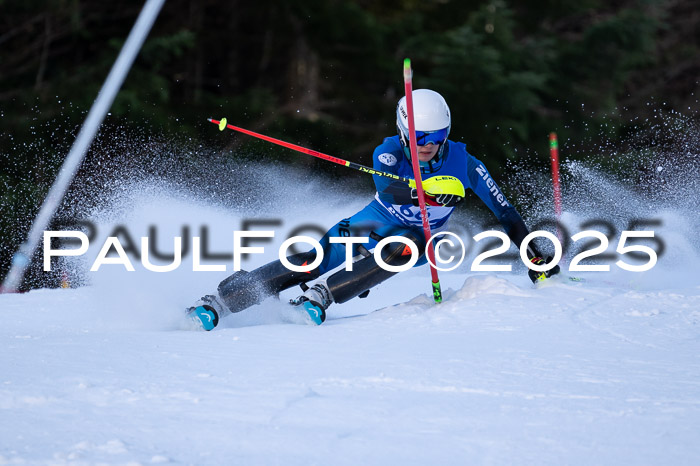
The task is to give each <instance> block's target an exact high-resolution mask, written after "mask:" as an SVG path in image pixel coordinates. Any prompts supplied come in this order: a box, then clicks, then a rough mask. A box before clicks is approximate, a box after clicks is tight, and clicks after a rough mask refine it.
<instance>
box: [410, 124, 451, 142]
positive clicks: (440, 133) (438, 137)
mask: <svg viewBox="0 0 700 466" xmlns="http://www.w3.org/2000/svg"><path fill="white" fill-rule="evenodd" d="M445 141H447V128H443V129H439V130H437V131H416V144H417V145H419V146H427V145H428V144H429V143H431V142H432V143H433V144H435V145H440V144H444V143H445Z"/></svg>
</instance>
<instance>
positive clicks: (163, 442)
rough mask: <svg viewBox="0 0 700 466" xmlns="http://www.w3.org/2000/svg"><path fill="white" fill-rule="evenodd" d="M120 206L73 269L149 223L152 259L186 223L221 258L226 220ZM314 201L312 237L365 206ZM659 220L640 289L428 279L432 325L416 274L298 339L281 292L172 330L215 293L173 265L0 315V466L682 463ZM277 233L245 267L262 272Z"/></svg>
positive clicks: (690, 361)
mask: <svg viewBox="0 0 700 466" xmlns="http://www.w3.org/2000/svg"><path fill="white" fill-rule="evenodd" d="M310 189H311V188H310ZM138 201H139V202H135V203H133V204H132V205H131V207H129V208H125V209H124V210H123V212H120V213H119V214H118V215H112V217H109V216H107V215H105V216H103V217H99V215H98V216H97V217H96V218H97V220H96V221H98V222H101V223H100V229H99V234H98V238H97V239H95V240H94V241H93V243H92V244H91V247H90V252H89V253H88V255H87V258H86V259H85V260H84V261H83V263H82V266H83V268H84V270H86V269H87V267H85V265H86V264H87V266H89V265H90V263H91V261H92V260H93V259H94V257H95V256H96V254H97V252H98V251H99V248H100V246H101V245H102V244H103V243H104V239H105V238H106V235H107V234H108V232H109V231H111V230H112V229H113V227H114V226H115V225H117V224H126V225H128V226H129V228H130V231H131V232H132V234H133V235H134V236H135V237H138V236H139V235H142V234H143V235H145V234H146V233H147V227H148V225H151V224H153V223H154V222H157V224H158V225H159V227H161V229H160V230H159V235H162V236H159V238H162V242H161V243H162V245H163V246H161V245H160V244H161V243H159V248H162V249H163V250H167V246H166V245H167V244H168V240H167V238H170V239H172V236H173V235H175V234H177V233H178V232H179V231H180V226H181V224H182V219H183V218H187V219H188V223H189V224H190V225H195V226H196V225H201V224H209V225H212V226H215V227H216V228H215V229H214V230H215V231H213V232H212V233H213V237H212V250H216V251H228V252H231V246H230V245H231V244H232V241H231V232H232V231H233V230H237V229H240V225H241V220H242V218H243V214H241V213H235V212H233V213H232V212H231V211H227V210H225V209H222V208H218V207H215V206H210V205H206V204H201V203H198V202H196V200H192V199H184V198H180V197H178V196H176V195H171V194H167V193H166V194H162V195H161V196H155V197H153V198H149V197H144V198H140V199H138ZM327 201H328V202H329V206H328V207H326V208H324V209H325V210H321V211H316V212H315V213H314V216H313V219H314V220H316V221H319V222H322V223H323V225H324V226H325V227H327V226H330V225H331V224H332V223H334V222H335V221H337V220H338V219H340V218H343V216H345V215H347V214H352V213H353V212H354V211H356V210H357V209H359V207H361V206H362V205H363V203H364V201H365V200H364V199H353V200H351V201H348V200H347V199H345V198H341V197H339V196H331V197H330V198H329V199H327ZM289 204H290V205H286V206H283V207H284V208H283V209H282V208H281V210H280V211H270V212H268V213H269V215H270V217H274V216H275V215H277V216H279V218H281V219H282V220H283V226H282V229H285V228H291V225H292V224H293V222H294V221H295V220H298V219H303V220H307V219H309V215H308V211H305V210H304V207H305V206H299V207H294V204H295V203H294V202H293V199H290V201H289ZM295 209H296V210H295ZM111 214H114V211H111ZM661 215H663V216H664V219H665V222H664V225H668V226H669V227H668V228H666V229H664V227H662V228H659V229H658V234H659V236H663V237H664V238H665V239H666V247H667V249H668V251H667V252H666V254H665V255H664V256H663V257H662V258H661V259H660V260H659V263H658V264H657V265H656V266H655V267H654V269H652V270H651V271H649V272H644V273H631V272H623V271H621V270H617V269H615V267H614V266H613V271H612V272H609V273H588V274H585V275H584V278H585V279H586V282H584V283H574V282H567V281H566V280H560V281H558V282H556V283H551V284H550V285H549V286H544V287H539V288H536V287H534V286H533V285H532V284H531V283H530V281H529V279H528V278H527V275H526V274H525V273H524V269H523V268H522V267H514V272H513V273H498V274H494V273H488V272H480V273H472V272H469V271H468V264H467V265H466V266H462V267H460V268H458V269H457V270H455V271H453V272H449V273H444V274H442V275H441V282H442V286H443V290H444V295H445V300H444V302H443V303H442V304H440V305H434V304H433V303H432V297H431V296H430V295H429V292H430V284H429V279H430V278H429V276H430V274H429V272H428V270H427V269H426V268H418V269H415V270H411V271H408V272H405V273H402V274H401V275H400V276H399V277H395V278H393V279H391V280H389V281H387V282H386V283H384V284H382V285H380V286H379V287H377V288H375V289H374V290H373V291H372V292H371V293H370V295H369V297H367V298H366V299H355V300H352V301H350V302H348V303H346V304H343V305H334V306H333V307H331V308H330V310H329V317H328V320H327V321H326V323H324V324H323V325H322V326H319V327H315V326H308V325H299V322H300V320H299V318H298V317H299V316H298V315H296V314H294V312H295V311H294V310H293V309H292V308H290V307H288V306H286V305H285V304H284V302H283V300H284V299H287V298H288V297H289V295H292V296H293V295H294V294H296V293H297V292H298V291H297V290H288V292H285V293H284V294H283V296H282V300H281V301H275V300H268V301H266V302H264V303H263V304H261V305H259V306H256V307H254V308H251V309H249V310H247V311H245V312H242V313H240V314H237V315H233V316H230V317H228V318H226V319H223V321H222V323H221V324H220V326H219V328H217V329H216V330H215V331H213V332H194V331H189V330H185V329H184V323H183V321H182V309H183V308H184V307H185V306H187V305H189V304H190V303H191V302H192V301H193V300H194V299H196V298H197V297H199V296H200V295H201V294H203V293H205V292H209V291H211V290H213V289H214V288H215V286H216V284H217V283H218V282H219V281H220V280H221V279H223V278H224V277H226V276H227V275H228V274H229V273H231V264H228V265H227V266H228V271H227V272H200V273H196V272H192V269H191V259H190V258H183V264H182V266H181V267H180V268H178V270H176V271H174V272H169V273H162V274H159V273H154V272H149V271H146V270H144V269H143V267H142V266H141V265H140V264H139V263H138V261H137V262H136V263H135V264H134V266H135V267H136V268H137V271H136V272H132V273H130V272H126V271H124V268H123V267H122V266H119V265H110V264H107V265H104V266H102V268H101V269H100V271H99V272H85V273H86V274H87V276H88V277H89V281H90V285H88V286H83V287H79V288H74V289H52V290H49V289H43V290H35V291H31V292H29V293H26V294H16V295H0V318H2V325H0V342H1V343H0V345H1V347H0V464H57V465H63V464H152V463H154V464H160V463H165V464H168V463H176V464H284V465H295V464H300V465H301V464H304V465H306V464H353V465H354V464H698V462H699V461H700V443H698V441H697V439H698V432H700V358H698V354H700V283H699V282H698V279H697V277H698V272H700V267H698V266H697V265H695V264H697V263H698V262H697V260H696V258H697V257H696V256H694V255H693V254H695V252H694V251H695V249H694V247H692V245H688V244H686V243H683V241H682V238H683V229H682V228H681V226H682V225H684V223H683V219H682V218H679V217H678V216H674V214H673V213H672V212H665V213H662V214H661ZM319 219H320V220H319ZM679 225H681V226H679ZM258 229H264V228H258ZM192 230H193V231H196V228H192ZM277 231H278V233H277V234H276V236H275V240H274V242H272V243H269V244H266V245H265V251H266V252H265V254H260V255H256V257H254V258H253V259H251V260H249V261H248V263H244V266H245V267H246V268H250V267H253V266H256V265H260V264H263V263H265V262H267V261H269V260H272V259H274V258H275V256H276V247H278V245H279V244H280V243H281V241H282V240H283V239H284V234H283V233H279V229H277ZM168 235H170V236H168ZM171 244H172V243H171ZM171 247H172V246H171ZM611 250H614V244H612V245H611ZM681 259H683V260H684V261H681ZM188 261H190V262H188ZM223 262H225V261H220V263H223ZM74 273H77V272H74ZM572 275H575V274H572Z"/></svg>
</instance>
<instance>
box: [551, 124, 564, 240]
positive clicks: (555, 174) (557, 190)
mask: <svg viewBox="0 0 700 466" xmlns="http://www.w3.org/2000/svg"><path fill="white" fill-rule="evenodd" d="M549 160H550V162H551V163H552V186H553V187H554V215H555V217H556V221H557V237H558V238H559V242H560V243H561V242H562V241H563V238H562V234H561V230H560V229H559V221H560V220H561V183H560V181H559V142H558V141H557V133H554V132H552V133H549Z"/></svg>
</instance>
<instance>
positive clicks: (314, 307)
mask: <svg viewBox="0 0 700 466" xmlns="http://www.w3.org/2000/svg"><path fill="white" fill-rule="evenodd" d="M332 302H333V296H332V295H331V292H330V291H328V288H327V287H326V285H325V284H323V283H317V284H316V285H314V286H312V287H311V288H309V289H308V290H306V291H305V292H304V294H303V295H301V296H299V297H297V298H295V299H290V300H289V304H291V305H292V306H301V307H302V308H303V309H304V311H306V314H307V315H308V319H309V321H310V323H313V324H315V325H321V324H322V323H323V322H324V321H325V320H326V309H328V306H330V305H331V303H332Z"/></svg>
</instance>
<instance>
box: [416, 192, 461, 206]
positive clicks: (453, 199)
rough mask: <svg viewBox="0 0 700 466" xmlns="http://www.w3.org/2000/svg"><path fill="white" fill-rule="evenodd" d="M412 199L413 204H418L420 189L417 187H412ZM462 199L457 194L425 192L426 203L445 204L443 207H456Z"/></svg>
mask: <svg viewBox="0 0 700 466" xmlns="http://www.w3.org/2000/svg"><path fill="white" fill-rule="evenodd" d="M411 199H412V200H413V205H415V206H417V205H418V190H417V189H416V188H413V189H411ZM462 199H464V198H463V197H461V196H458V195H456V194H435V195H433V194H430V193H428V192H426V193H425V203H426V204H428V205H432V206H443V207H454V206H456V205H457V204H459V203H460V202H461V201H462Z"/></svg>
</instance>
